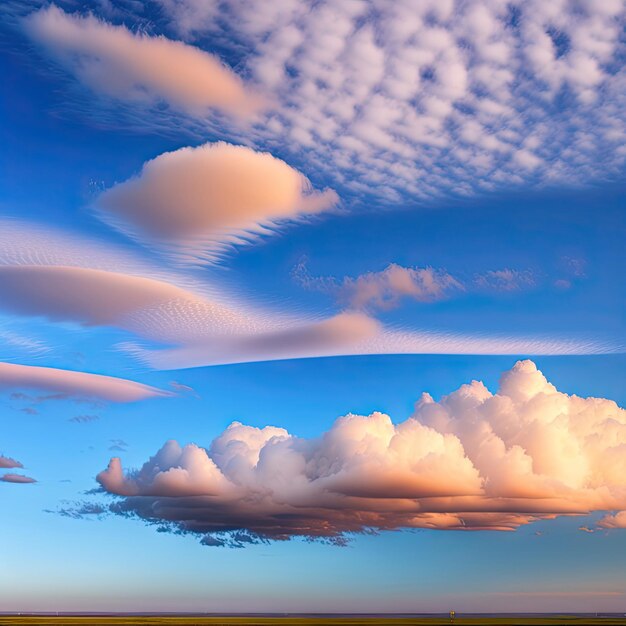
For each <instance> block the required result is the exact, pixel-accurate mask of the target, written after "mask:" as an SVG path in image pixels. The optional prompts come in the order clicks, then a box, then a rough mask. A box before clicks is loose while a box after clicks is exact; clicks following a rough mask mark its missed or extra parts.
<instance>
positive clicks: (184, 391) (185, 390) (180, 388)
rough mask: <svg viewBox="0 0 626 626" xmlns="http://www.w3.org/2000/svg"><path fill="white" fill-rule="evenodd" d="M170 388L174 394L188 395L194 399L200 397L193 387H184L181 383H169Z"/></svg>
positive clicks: (173, 381) (174, 381)
mask: <svg viewBox="0 0 626 626" xmlns="http://www.w3.org/2000/svg"><path fill="white" fill-rule="evenodd" d="M170 387H171V388H172V389H173V390H174V391H175V392H176V393H180V394H189V395H191V396H193V397H194V398H199V397H200V394H199V393H198V392H197V391H196V390H195V389H194V388H193V387H190V386H189V385H185V384H183V383H179V382H178V381H176V380H172V381H170Z"/></svg>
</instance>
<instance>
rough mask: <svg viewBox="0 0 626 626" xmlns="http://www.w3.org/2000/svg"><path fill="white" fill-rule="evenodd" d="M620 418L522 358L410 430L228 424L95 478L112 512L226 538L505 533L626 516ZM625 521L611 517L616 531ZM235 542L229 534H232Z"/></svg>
mask: <svg viewBox="0 0 626 626" xmlns="http://www.w3.org/2000/svg"><path fill="white" fill-rule="evenodd" d="M625 452H626V411H625V410H624V409H622V408H620V407H619V406H618V405H617V404H616V403H615V402H612V401H611V400H606V399H601V398H580V397H577V396H575V395H572V396H570V395H567V394H565V393H562V392H559V391H558V390H557V389H556V388H555V387H554V386H553V385H552V384H550V383H549V382H548V381H547V380H546V378H545V377H544V376H543V374H542V373H541V372H539V371H538V370H537V368H536V366H535V365H534V363H532V362H531V361H519V362H517V363H516V364H515V366H514V367H513V368H512V369H511V370H510V371H508V372H505V373H504V374H503V376H502V378H501V381H500V386H499V389H498V392H497V393H496V394H492V393H490V392H489V390H488V389H487V388H486V387H485V386H484V385H483V384H482V383H480V382H476V381H473V382H472V383H470V384H467V385H463V386H462V387H460V388H459V389H458V390H457V391H454V392H453V393H451V394H450V395H448V396H445V397H443V398H442V399H441V400H440V401H439V402H436V401H435V400H433V398H432V397H431V396H429V395H428V394H426V393H424V394H422V397H421V398H420V400H419V401H418V402H417V403H416V406H415V412H414V414H413V415H412V416H411V417H410V418H409V419H408V420H406V421H405V422H402V423H400V424H394V423H392V421H391V419H390V418H389V416H387V415H384V414H382V413H373V414H371V415H369V416H361V415H352V414H349V415H346V416H345V417H341V418H339V419H338V420H337V421H336V422H335V423H334V425H333V426H332V427H331V428H330V430H328V431H327V432H325V433H324V434H323V435H322V436H321V437H319V438H315V439H302V438H298V437H296V436H293V435H291V434H290V433H288V432H287V431H286V430H285V429H283V428H277V427H272V426H267V427H265V428H261V429H259V428H254V427H251V426H245V425H243V424H241V423H238V422H235V423H233V424H231V426H229V427H228V428H227V429H226V430H225V431H224V432H223V433H222V434H221V435H220V436H218V437H217V438H216V439H215V440H214V441H213V442H212V443H211V445H210V446H209V447H208V448H207V449H205V448H202V447H199V446H197V445H194V444H189V445H186V446H180V445H179V444H178V443H177V442H176V441H168V442H167V443H166V444H165V445H164V446H163V447H162V448H161V449H160V450H159V451H158V452H157V453H156V454H155V455H154V456H153V457H151V458H150V459H149V460H148V461H147V462H146V463H145V464H144V465H143V467H142V468H141V469H139V470H138V471H135V472H128V473H125V472H124V471H123V469H122V465H121V461H120V459H119V458H113V459H111V462H110V463H109V466H108V468H107V469H106V470H104V471H103V472H101V473H100V474H98V476H97V480H98V482H99V483H100V484H101V485H102V487H103V488H104V489H105V490H106V491H107V492H109V493H111V494H115V495H117V496H120V499H119V500H118V501H117V502H116V503H114V504H113V505H111V510H112V511H113V512H116V513H119V514H124V515H133V516H137V517H139V518H142V519H144V520H146V521H148V522H151V523H156V524H160V523H163V524H170V525H171V526H172V528H175V529H176V530H178V531H182V532H194V533H199V534H201V535H203V536H204V542H205V543H207V544H208V545H216V544H219V543H221V542H224V541H228V536H229V533H233V532H235V533H240V535H239V539H235V543H242V542H245V541H246V540H254V538H261V539H278V540H281V539H288V538H291V537H294V536H304V537H320V538H327V539H331V540H333V539H336V540H341V539H342V537H344V535H345V534H346V533H358V532H367V531H378V530H386V529H397V528H432V529H442V530H445V529H466V530H472V529H474V530H478V529H492V530H513V529H515V528H518V527H519V526H521V525H524V524H528V523H530V522H533V521H535V520H541V519H551V518H554V517H556V516H559V515H585V514H588V513H590V512H592V511H602V510H624V509H625V508H626V454H625ZM622 520H623V514H621V513H620V514H618V515H616V516H615V517H610V518H605V521H604V522H603V525H604V526H605V527H609V525H610V524H612V527H616V526H618V525H619V524H621V522H622ZM231 540H232V537H231Z"/></svg>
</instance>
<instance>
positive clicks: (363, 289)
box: [293, 262, 464, 310]
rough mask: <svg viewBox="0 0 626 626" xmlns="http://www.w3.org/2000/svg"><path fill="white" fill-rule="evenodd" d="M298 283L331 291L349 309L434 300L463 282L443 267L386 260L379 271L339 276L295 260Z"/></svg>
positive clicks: (384, 306) (456, 289)
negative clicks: (313, 269)
mask: <svg viewBox="0 0 626 626" xmlns="http://www.w3.org/2000/svg"><path fill="white" fill-rule="evenodd" d="M293 275H294V277H295V279H296V280H297V281H298V283H299V284H300V285H302V286H303V287H305V288H307V289H315V290H318V291H324V292H327V293H330V294H332V295H333V296H334V297H335V299H336V300H337V301H338V302H339V303H340V304H342V305H344V306H348V307H350V308H352V309H365V310H367V309H369V310H373V309H380V310H389V309H393V308H396V307H397V306H399V305H400V302H401V301H402V299H404V298H410V299H413V300H417V301H418V302H435V301H438V300H443V299H444V298H447V297H448V296H450V294H452V293H453V292H455V291H462V290H463V289H464V287H463V285H462V284H461V283H460V282H459V281H458V280H457V279H456V278H454V277H453V276H451V275H450V274H448V273H447V272H446V271H445V270H441V269H435V268H432V267H424V268H419V267H402V266H401V265H397V264H396V263H390V264H389V265H388V266H387V267H386V268H385V269H384V270H382V271H380V272H367V273H366V274H361V275H360V276H357V277H356V278H352V277H350V276H346V277H345V278H344V279H343V280H337V279H335V278H333V277H316V276H311V275H310V274H309V273H308V270H307V268H306V264H305V263H304V262H301V263H299V264H298V265H297V266H296V268H295V270H294V273H293Z"/></svg>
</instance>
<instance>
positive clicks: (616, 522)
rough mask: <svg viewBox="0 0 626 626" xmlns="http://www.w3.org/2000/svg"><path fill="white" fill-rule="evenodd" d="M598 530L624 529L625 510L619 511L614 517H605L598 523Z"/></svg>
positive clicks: (625, 525)
mask: <svg viewBox="0 0 626 626" xmlns="http://www.w3.org/2000/svg"><path fill="white" fill-rule="evenodd" d="M598 527H599V528H608V529H610V528H626V510H624V511H619V512H617V513H615V514H614V515H611V514H609V515H605V516H604V517H603V518H602V519H601V520H600V521H599V522H598Z"/></svg>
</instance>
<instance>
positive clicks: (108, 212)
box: [96, 142, 338, 260]
mask: <svg viewBox="0 0 626 626" xmlns="http://www.w3.org/2000/svg"><path fill="white" fill-rule="evenodd" d="M337 201H338V198H337V195H336V194H335V192H334V191H331V190H325V191H323V192H316V191H313V190H312V189H311V186H310V183H309V182H308V180H307V179H306V178H305V177H304V176H303V175H302V174H300V172H298V171H296V170H294V169H293V168H291V167H290V166H289V165H287V164H286V163H285V162H284V161H281V160H280V159H277V158H275V157H273V156H272V155H271V154H268V153H261V152H255V151H254V150H252V149H250V148H247V147H245V146H234V145H230V144H227V143H223V142H220V143H215V144H205V145H203V146H199V147H197V148H181V149H180V150H175V151H174V152H166V153H164V154H161V155H159V156H158V157H156V158H155V159H153V160H152V161H148V162H147V163H145V164H144V166H143V169H142V171H141V174H139V176H137V177H135V178H131V179H130V180H127V181H126V182H123V183H119V184H117V185H115V186H114V187H112V188H111V189H109V190H107V191H105V192H104V193H103V194H102V195H101V196H100V197H99V198H98V200H97V202H96V206H97V208H98V209H99V214H100V215H101V216H102V217H103V219H105V221H107V222H109V223H111V224H113V225H115V226H117V227H118V228H120V229H121V230H122V231H124V232H126V233H127V234H131V235H132V236H134V237H137V238H139V239H148V240H150V241H152V242H156V243H160V244H165V245H166V246H171V247H172V248H173V250H172V251H173V252H175V253H177V255H178V256H180V257H182V258H185V257H191V259H194V260H197V259H202V258H205V259H211V258H215V256H219V254H220V252H222V251H223V250H224V249H226V248H227V247H228V246H229V245H232V244H234V243H244V242H245V241H247V240H249V239H250V238H251V237H254V236H258V235H259V234H268V233H270V232H271V229H272V228H275V227H276V226H278V225H279V224H281V223H283V222H285V221H289V220H297V219H301V218H303V217H306V216H311V215H314V214H317V213H321V212H323V211H326V210H328V209H330V208H332V207H333V206H334V205H335V204H336V203H337Z"/></svg>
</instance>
